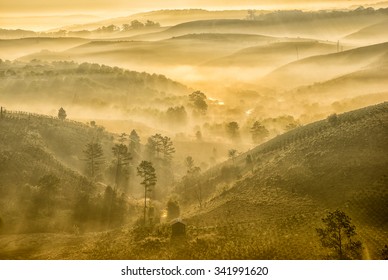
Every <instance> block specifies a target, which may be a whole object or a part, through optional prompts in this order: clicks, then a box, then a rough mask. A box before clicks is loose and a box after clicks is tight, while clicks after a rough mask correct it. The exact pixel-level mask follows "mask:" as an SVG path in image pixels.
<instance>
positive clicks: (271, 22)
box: [133, 10, 387, 40]
mask: <svg viewBox="0 0 388 280" xmlns="http://www.w3.org/2000/svg"><path fill="white" fill-rule="evenodd" d="M386 19H387V11H386V10H378V11H374V10H370V11H348V12H336V11H333V12H328V11H322V12H302V11H277V12H273V13H267V14H263V15H259V16H258V17H257V18H255V20H243V19H240V20H238V19H225V18H224V19H214V20H196V21H191V22H185V23H181V24H178V25H175V26H173V27H171V28H169V29H167V30H165V31H162V32H156V33H150V34H145V35H140V36H135V37H133V39H134V40H162V39H167V38H171V37H174V36H182V35H185V34H190V33H244V34H262V35H267V36H275V37H298V36H300V37H307V38H314V39H321V40H323V39H325V40H326V39H327V40H333V39H336V38H342V37H344V36H346V35H348V34H350V33H352V32H355V31H357V30H359V29H361V28H364V27H367V26H369V25H371V24H374V23H378V22H380V21H382V20H386Z"/></svg>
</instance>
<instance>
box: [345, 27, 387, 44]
mask: <svg viewBox="0 0 388 280" xmlns="http://www.w3.org/2000/svg"><path fill="white" fill-rule="evenodd" d="M387 30H388V21H382V22H379V23H377V24H373V25H370V26H367V27H365V28H363V29H361V30H359V31H357V32H354V33H352V34H349V35H347V36H346V37H344V38H343V39H344V40H345V42H349V43H353V44H364V45H370V44H378V43H383V42H386V41H387V40H388V39H387V38H388V31H387Z"/></svg>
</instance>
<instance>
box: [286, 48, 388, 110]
mask: <svg viewBox="0 0 388 280" xmlns="http://www.w3.org/2000/svg"><path fill="white" fill-rule="evenodd" d="M385 57H388V56H387V55H386V56H385ZM383 61H384V59H383V58H382V57H381V59H380V61H379V62H380V63H382V62H383ZM385 62H386V64H385V66H383V65H380V66H379V67H369V68H366V69H363V70H359V71H355V72H352V73H350V74H346V75H343V76H340V77H338V78H334V79H331V80H328V81H325V82H322V83H314V84H313V85H309V86H305V87H300V88H297V89H296V90H294V91H292V92H289V93H286V95H290V96H289V98H291V99H294V100H300V101H301V102H306V101H310V102H312V103H313V102H314V101H315V100H317V99H320V100H322V101H321V102H320V107H321V108H323V107H325V106H329V107H331V109H329V111H330V110H332V109H333V108H334V109H335V110H336V112H344V111H347V110H351V109H355V108H357V107H359V105H360V104H359V102H361V100H363V99H365V102H366V103H364V104H368V105H372V104H376V103H380V102H383V101H386V100H388V95H387V92H388V84H387V73H388V68H387V66H388V60H385ZM323 97H324V98H323ZM352 101H354V102H355V103H354V104H353V105H352ZM342 103H343V104H342ZM341 104H342V105H341ZM346 108H347V110H346Z"/></svg>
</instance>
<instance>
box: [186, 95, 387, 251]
mask: <svg viewBox="0 0 388 280" xmlns="http://www.w3.org/2000/svg"><path fill="white" fill-rule="evenodd" d="M387 143H388V104H387V103H383V104H380V105H377V106H371V107H368V108H365V109H361V110H357V111H353V112H349V113H345V114H343V115H340V116H339V123H338V124H337V125H334V126H333V125H330V124H329V123H328V122H327V121H320V122H317V123H313V124H311V125H307V126H305V127H301V128H298V129H295V130H293V131H291V132H289V133H286V134H284V135H281V136H279V137H277V138H275V139H273V140H271V141H269V142H267V143H265V144H263V145H261V146H259V147H257V148H256V149H254V150H252V151H251V152H250V154H252V155H253V156H254V157H255V158H256V163H255V172H254V174H253V175H251V174H250V172H249V171H248V170H249V169H248V170H247V169H246V168H245V171H243V173H242V176H243V177H242V178H241V179H240V180H238V181H237V182H236V183H228V184H225V183H224V187H223V188H224V189H220V190H219V192H218V193H219V194H218V195H215V196H214V197H213V198H212V199H210V200H209V201H208V202H207V204H206V205H205V207H204V209H203V210H201V212H200V213H196V212H195V211H194V212H190V214H189V216H191V218H190V219H189V220H190V221H191V222H192V223H194V224H196V223H199V224H208V225H209V224H219V223H221V224H222V223H228V222H231V223H236V224H241V223H244V222H245V223H246V224H249V223H252V224H254V225H255V226H254V227H253V228H250V229H249V231H252V232H253V233H255V234H261V233H263V231H264V232H270V233H271V234H273V235H274V237H272V239H271V240H272V241H271V242H273V243H274V244H277V245H278V246H279V247H280V246H287V247H286V248H285V250H286V251H287V250H289V251H288V253H289V255H287V253H286V252H285V251H282V252H279V254H280V255H279V256H283V257H286V258H298V256H299V257H302V258H306V257H307V258H310V257H311V258H316V257H317V256H318V255H315V256H314V254H319V250H316V249H314V248H315V247H314V246H315V245H316V244H317V243H316V237H315V236H314V227H316V226H317V225H318V224H319V218H320V217H322V216H323V215H324V211H325V210H334V209H336V208H340V209H343V210H345V211H346V212H347V213H348V214H349V215H350V216H351V217H352V218H353V220H354V223H355V224H356V226H357V228H358V231H359V233H360V237H361V238H362V240H363V241H364V243H365V246H366V248H367V249H368V251H369V254H370V255H371V256H372V257H374V258H376V257H378V256H377V254H378V251H379V250H380V249H381V248H382V247H383V245H384V242H386V239H385V238H384V235H385V232H386V231H387V230H388V220H387V217H388V208H387V207H386V205H387V203H388V192H387V191H388V190H387V186H388V185H387V184H388V179H387V178H388V174H387V169H386V168H387V166H388V159H387V157H386V156H385V155H386V154H387V153H388V149H387V147H388V146H387ZM245 156H246V154H245V155H242V156H241V157H240V158H238V159H236V164H238V165H239V166H240V167H241V168H244V165H245ZM212 172H213V174H217V171H214V170H213V171H212ZM213 180H214V179H213ZM222 185H223V184H222V183H219V186H222ZM188 218H189V217H188ZM260 225H262V226H260ZM294 234H295V236H294V237H293V238H291V239H289V240H288V241H287V243H288V245H285V244H284V243H283V241H284V239H283V238H284V237H285V236H286V235H288V238H290V236H293V235H294ZM313 244H315V245H313ZM275 247H276V250H278V249H279V247H277V246H275ZM293 247H295V248H304V249H302V251H303V250H304V251H306V252H307V251H308V252H309V253H302V252H299V253H295V254H294V253H292V248H293ZM299 250H300V249H299ZM280 251H281V250H280Z"/></svg>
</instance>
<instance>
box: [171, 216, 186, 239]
mask: <svg viewBox="0 0 388 280" xmlns="http://www.w3.org/2000/svg"><path fill="white" fill-rule="evenodd" d="M170 226H171V237H172V238H175V237H185V236H186V223H184V222H183V221H182V219H175V220H172V221H171V222H170Z"/></svg>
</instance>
